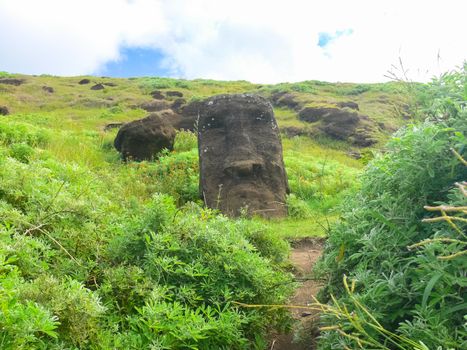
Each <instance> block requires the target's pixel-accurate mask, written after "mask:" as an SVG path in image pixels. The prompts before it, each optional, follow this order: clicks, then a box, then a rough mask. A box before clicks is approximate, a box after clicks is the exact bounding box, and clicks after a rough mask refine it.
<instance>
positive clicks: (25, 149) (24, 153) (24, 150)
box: [9, 143, 34, 163]
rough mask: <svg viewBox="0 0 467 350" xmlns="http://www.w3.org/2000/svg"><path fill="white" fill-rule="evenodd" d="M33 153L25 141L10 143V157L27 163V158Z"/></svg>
mask: <svg viewBox="0 0 467 350" xmlns="http://www.w3.org/2000/svg"><path fill="white" fill-rule="evenodd" d="M33 154H34V149H33V148H32V147H31V146H29V145H27V144H26V143H13V144H11V145H10V152H9V155H10V157H13V158H15V159H17V160H19V161H20V162H23V163H27V162H29V158H31V156H32V155H33Z"/></svg>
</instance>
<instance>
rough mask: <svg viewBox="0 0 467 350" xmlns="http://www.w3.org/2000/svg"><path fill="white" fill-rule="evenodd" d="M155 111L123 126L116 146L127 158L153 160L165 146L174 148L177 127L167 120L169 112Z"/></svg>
mask: <svg viewBox="0 0 467 350" xmlns="http://www.w3.org/2000/svg"><path fill="white" fill-rule="evenodd" d="M164 112H166V113H153V114H150V115H149V116H147V117H146V118H143V119H139V120H134V121H131V122H129V123H126V124H124V125H122V126H121V128H120V130H119V131H118V133H117V136H116V137H115V141H114V146H115V148H116V149H117V150H118V151H119V152H120V153H121V154H122V158H123V159H124V160H125V161H127V160H136V161H142V160H153V159H154V157H155V155H156V154H157V153H158V152H160V151H162V150H163V149H164V148H167V149H169V150H172V149H173V143H174V139H175V129H174V128H173V126H172V125H171V123H170V122H169V121H168V120H167V117H168V115H167V113H169V114H170V113H173V112H171V111H164Z"/></svg>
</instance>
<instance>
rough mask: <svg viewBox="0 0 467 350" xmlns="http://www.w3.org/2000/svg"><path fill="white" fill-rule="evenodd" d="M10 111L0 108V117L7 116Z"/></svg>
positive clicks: (3, 107)
mask: <svg viewBox="0 0 467 350" xmlns="http://www.w3.org/2000/svg"><path fill="white" fill-rule="evenodd" d="M8 114H10V111H9V110H8V107H7V106H0V115H8Z"/></svg>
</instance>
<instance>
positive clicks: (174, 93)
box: [165, 91, 183, 97]
mask: <svg viewBox="0 0 467 350" xmlns="http://www.w3.org/2000/svg"><path fill="white" fill-rule="evenodd" d="M165 94H166V95H167V96H169V97H183V94H182V93H181V92H180V91H167V92H166V93H165Z"/></svg>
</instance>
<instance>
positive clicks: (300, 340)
mask: <svg viewBox="0 0 467 350" xmlns="http://www.w3.org/2000/svg"><path fill="white" fill-rule="evenodd" d="M323 244H324V240H323V239H320V238H305V239H301V240H299V241H295V242H292V247H293V248H292V251H291V256H290V260H291V262H292V264H293V266H294V270H295V273H294V274H295V277H296V278H297V280H298V281H301V282H300V286H299V287H298V288H297V290H296V291H295V294H294V296H293V297H292V298H291V299H290V301H289V304H290V305H304V306H306V305H308V304H310V303H312V302H313V296H316V294H317V293H318V291H319V289H320V288H321V285H320V283H319V282H318V281H315V280H311V279H308V278H309V277H310V273H311V270H312V269H313V266H314V264H315V263H316V261H317V260H318V258H319V257H320V256H321V253H322V251H323ZM290 312H291V313H292V316H293V318H294V319H295V323H294V326H293V328H292V330H291V331H290V332H289V333H287V334H278V335H274V336H273V337H272V338H271V343H270V345H269V349H270V350H314V349H315V348H316V339H315V338H316V336H317V326H316V320H317V316H318V313H317V312H316V311H310V310H309V309H306V308H303V309H300V308H294V309H291V310H290Z"/></svg>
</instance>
